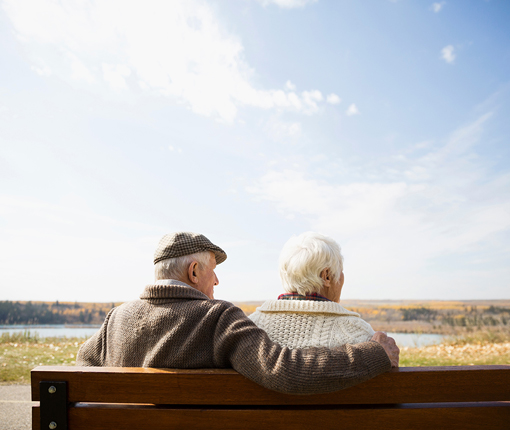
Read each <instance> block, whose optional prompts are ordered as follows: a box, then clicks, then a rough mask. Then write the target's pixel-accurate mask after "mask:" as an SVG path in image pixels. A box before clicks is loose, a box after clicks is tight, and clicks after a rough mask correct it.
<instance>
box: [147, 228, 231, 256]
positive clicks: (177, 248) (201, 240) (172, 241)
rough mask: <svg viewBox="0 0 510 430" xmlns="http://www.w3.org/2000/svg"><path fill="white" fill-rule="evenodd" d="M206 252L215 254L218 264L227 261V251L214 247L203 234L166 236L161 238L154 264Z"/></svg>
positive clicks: (183, 233) (187, 233) (173, 234)
mask: <svg viewBox="0 0 510 430" xmlns="http://www.w3.org/2000/svg"><path fill="white" fill-rule="evenodd" d="M204 251H211V252H214V257H215V258H216V264H220V263H223V262H224V261H225V260H226V259H227V254H226V253H225V251H223V249H221V248H220V247H219V246H216V245H214V244H213V243H212V242H211V241H210V240H209V239H207V237H205V236H204V235H203V234H198V233H190V232H187V231H179V232H177V233H172V234H166V235H164V236H163V237H162V238H161V240H160V241H159V244H158V247H157V248H156V251H155V252H154V264H156V263H157V262H158V261H161V260H166V259H167V258H177V257H182V256H184V255H191V254H195V253H196V252H204Z"/></svg>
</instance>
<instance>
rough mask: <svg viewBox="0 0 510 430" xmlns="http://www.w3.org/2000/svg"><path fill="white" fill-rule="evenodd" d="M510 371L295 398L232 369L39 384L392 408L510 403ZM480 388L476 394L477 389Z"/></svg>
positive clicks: (77, 370) (57, 375)
mask: <svg viewBox="0 0 510 430" xmlns="http://www.w3.org/2000/svg"><path fill="white" fill-rule="evenodd" d="M509 370H510V365H501V366H451V367H418V368H416V367H412V368H411V367H409V368H405V367H404V368H400V369H394V370H393V371H391V372H388V373H384V374H382V375H379V376H377V377H376V378H374V379H371V380H369V381H367V382H365V383H363V384H360V385H357V386H354V387H351V388H348V389H346V390H341V391H338V392H335V393H330V394H322V395H314V396H294V395H285V394H281V393H277V392H274V391H271V390H268V389H265V388H263V387H261V386H259V385H257V384H255V383H254V382H252V381H250V380H248V379H246V378H244V377H243V376H242V375H240V374H239V373H237V372H235V371H233V370H229V369H198V370H195V369H193V370H179V369H148V368H147V369H140V368H108V367H103V368H89V367H75V366H68V367H64V366H41V367H36V368H35V369H34V370H32V400H34V401H38V400H39V381H52V380H53V381H67V382H68V387H69V388H68V394H69V398H68V399H69V401H70V402H106V403H155V404H173V405H179V404H202V405H300V404H309V405H313V404H323V405H327V404H388V403H427V402H486V401H509V400H510V372H509ZM474 387H476V389H474Z"/></svg>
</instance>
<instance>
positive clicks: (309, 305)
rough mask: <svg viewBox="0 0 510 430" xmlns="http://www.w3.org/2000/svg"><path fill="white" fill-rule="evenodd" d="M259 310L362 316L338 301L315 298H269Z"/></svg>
mask: <svg viewBox="0 0 510 430" xmlns="http://www.w3.org/2000/svg"><path fill="white" fill-rule="evenodd" d="M257 311H259V312H292V313H316V314H333V315H342V316H352V317H358V318H359V317H360V315H359V314H358V313H356V312H352V311H350V310H348V309H345V308H344V307H343V306H340V305H339V304H338V303H336V302H332V301H327V302H317V301H313V300H268V301H267V302H265V303H263V304H262V306H260V307H259V308H257Z"/></svg>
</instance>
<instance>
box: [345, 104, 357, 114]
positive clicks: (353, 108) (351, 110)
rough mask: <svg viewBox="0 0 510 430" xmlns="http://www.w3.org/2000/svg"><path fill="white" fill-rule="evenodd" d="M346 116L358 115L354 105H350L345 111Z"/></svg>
mask: <svg viewBox="0 0 510 430" xmlns="http://www.w3.org/2000/svg"><path fill="white" fill-rule="evenodd" d="M345 113H346V115H347V116H353V115H358V114H359V110H358V108H357V107H356V105H355V104H354V103H352V104H351V105H350V106H349V107H348V108H347V110H346V111H345Z"/></svg>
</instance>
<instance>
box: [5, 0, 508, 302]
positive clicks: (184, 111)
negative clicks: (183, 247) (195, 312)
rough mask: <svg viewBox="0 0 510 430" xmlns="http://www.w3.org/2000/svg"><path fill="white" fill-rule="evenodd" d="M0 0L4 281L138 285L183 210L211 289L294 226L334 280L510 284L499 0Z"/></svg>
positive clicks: (441, 293) (467, 293)
mask: <svg viewBox="0 0 510 430" xmlns="http://www.w3.org/2000/svg"><path fill="white" fill-rule="evenodd" d="M0 5H1V8H0V61H1V67H0V237H1V239H2V240H1V242H2V246H1V247H0V285H1V291H2V293H1V295H0V300H61V301H64V300H72V301H74V300H78V301H105V302H108V301H112V300H114V301H123V300H129V299H133V298H136V297H137V296H138V295H139V294H140V292H141V290H142V289H143V286H144V285H145V284H147V283H149V282H151V280H152V277H153V274H152V270H153V269H152V254H153V250H154V248H155V246H156V244H157V242H158V240H159V238H160V237H161V236H162V235H163V234H165V233H168V232H172V231H177V230H187V231H196V232H201V233H203V234H205V235H207V236H208V237H209V238H210V239H211V240H212V241H213V242H215V243H217V244H218V245H220V246H221V247H223V248H224V249H225V250H226V252H227V254H228V259H227V261H226V262H225V263H224V264H222V265H220V266H219V267H218V270H217V273H218V276H219V278H220V285H219V287H217V288H216V297H217V298H222V299H226V300H232V301H234V300H265V299H269V298H274V297H275V296H276V295H277V294H279V293H280V292H281V291H280V290H281V289H280V281H279V278H278V273H277V260H278V255H279V252H280V249H281V247H282V246H283V244H284V243H285V242H286V241H287V239H288V238H289V237H291V236H292V235H296V234H300V233H302V232H304V231H309V230H315V231H319V232H321V233H323V234H326V235H329V236H332V237H334V238H335V239H336V240H337V241H338V243H339V244H340V246H341V247H342V252H343V254H344V257H345V263H344V267H345V279H346V282H345V286H344V291H343V293H342V298H345V299H395V300H396V299H465V300H467V299H503V298H505V299H508V298H510V288H509V281H510V269H509V265H508V261H510V245H509V244H510V234H509V231H510V193H509V191H510V162H509V160H510V146H509V139H510V121H508V117H509V114H510V98H509V94H510V31H509V30H508V25H507V23H508V22H509V21H510V5H509V4H508V2H506V1H483V0H469V1H443V2H433V1H410V0H401V1H389V0H367V1H363V2H359V1H349V0H345V1H325V0H318V1H306V0H273V1H270V0H258V1H257V0H238V1H219V2H208V1H200V0H186V1H174V2H167V1H162V0H149V1H144V2H134V1H133V2H121V1H119V0H102V1H97V2H94V1H85V0H81V1H66V2H57V1H51V0H3V1H1V2H0Z"/></svg>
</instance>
